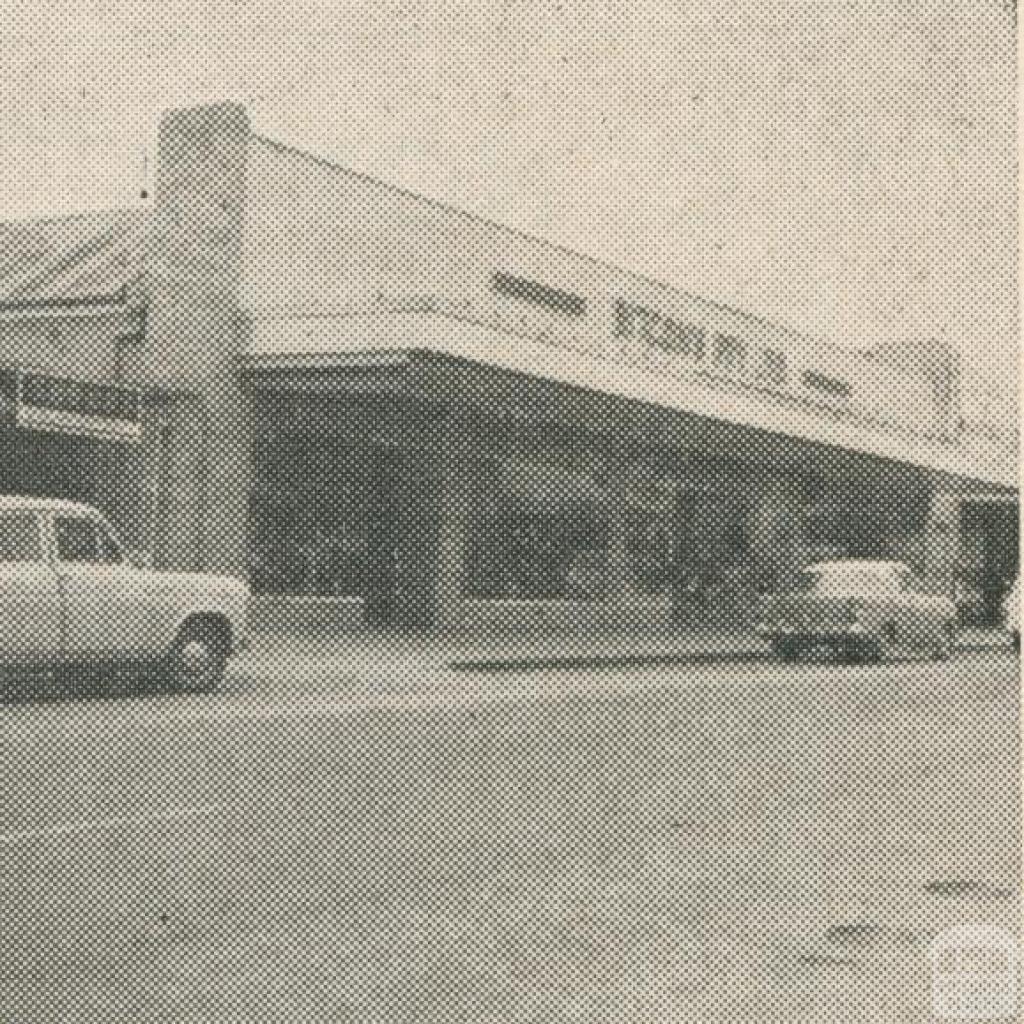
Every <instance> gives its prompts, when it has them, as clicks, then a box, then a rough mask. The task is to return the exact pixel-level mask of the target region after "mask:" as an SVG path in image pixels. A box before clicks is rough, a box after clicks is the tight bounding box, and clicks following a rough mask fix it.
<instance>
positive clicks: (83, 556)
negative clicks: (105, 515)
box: [54, 516, 101, 562]
mask: <svg viewBox="0 0 1024 1024" xmlns="http://www.w3.org/2000/svg"><path fill="white" fill-rule="evenodd" d="M54 527H55V530H56V534H57V557H58V558H59V559H60V560H61V561H62V562H99V561H101V559H100V546H99V536H98V535H97V533H96V524H95V523H93V521H92V520H91V519H81V518H71V517H70V516H58V517H57V519H56V521H55V523H54Z"/></svg>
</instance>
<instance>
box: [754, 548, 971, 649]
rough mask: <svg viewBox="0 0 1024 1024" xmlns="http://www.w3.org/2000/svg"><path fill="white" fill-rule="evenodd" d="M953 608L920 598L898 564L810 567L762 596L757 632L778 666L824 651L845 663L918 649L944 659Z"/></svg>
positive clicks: (917, 585)
mask: <svg viewBox="0 0 1024 1024" xmlns="http://www.w3.org/2000/svg"><path fill="white" fill-rule="evenodd" d="M955 624H956V605H955V604H954V603H953V601H951V600H950V599H949V598H946V597H941V596H938V595H935V594H930V593H928V592H927V591H926V590H925V588H924V586H923V585H922V584H921V582H920V581H919V580H918V579H917V577H916V576H915V575H914V573H913V572H912V571H911V570H910V569H909V568H908V567H907V566H906V565H904V564H903V563H902V562H875V561H861V560H855V559H850V560H844V561H836V562H817V563H815V564H813V565H809V566H807V568H806V569H804V570H803V572H802V573H800V575H799V577H798V578H797V580H796V581H795V584H794V585H793V586H792V587H791V588H789V589H787V590H783V591H781V592H779V593H776V594H772V595H770V596H768V597H766V598H764V601H763V605H762V608H761V616H760V621H759V623H758V632H759V633H760V634H761V636H763V637H764V638H765V639H766V640H768V642H769V643H770V644H771V646H772V650H773V651H774V652H775V653H776V654H777V655H778V656H779V657H780V658H782V659H783V660H784V661H794V660H796V659H797V658H798V657H799V656H800V655H801V654H802V653H804V652H810V651H813V650H817V649H825V650H828V651H830V652H832V653H834V654H836V655H838V656H840V657H842V658H844V659H845V660H847V661H880V660H882V659H884V658H887V657H889V656H891V655H893V654H896V653H899V652H909V651H924V652H927V653H928V654H930V655H932V656H933V657H936V658H948V657H949V655H950V653H951V652H952V649H953V639H954V631H955Z"/></svg>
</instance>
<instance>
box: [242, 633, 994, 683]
mask: <svg viewBox="0 0 1024 1024" xmlns="http://www.w3.org/2000/svg"><path fill="white" fill-rule="evenodd" d="M957 647H958V649H961V650H964V651H988V650H992V651H1003V650H1008V649H1009V638H1008V636H1007V634H1006V633H1005V631H1004V630H1001V629H977V628H971V629H964V630H961V631H960V633H959V635H958V638H957ZM769 657H770V651H769V649H768V646H767V644H766V643H765V642H764V641H763V640H762V639H761V638H760V637H758V636H757V635H756V634H755V633H754V632H753V630H751V629H748V628H733V629H728V628H722V627H712V626H708V627H676V628H673V629H669V630H666V629H664V628H660V629H650V630H638V629H635V628H634V629H628V630H626V629H624V630H621V631H617V632H616V631H610V632H609V631H603V632H601V633H595V632H594V631H593V630H589V631H588V630H582V629H581V630H545V631H537V630H519V631H512V630H507V631H502V632H497V631H494V630H476V631H473V632H466V631H463V632H454V633H447V634H441V635H436V634H417V633H407V634H404V635H396V634H394V633H375V632H372V631H352V632H336V633H330V632H326V631H322V632H316V633H308V634H301V633H300V634H295V633H289V634H285V633H271V632H267V633H257V634H254V637H253V643H252V648H251V650H250V651H249V652H247V653H246V654H245V655H244V656H242V657H241V658H239V659H238V660H237V664H238V665H239V667H240V669H241V670H242V671H244V672H246V673H249V674H252V675H255V676H268V675H269V676H274V675H277V674H279V673H280V672H282V671H284V670H285V669H286V668H287V667H288V666H295V665H299V664H301V665H302V666H304V668H303V671H304V672H315V673H321V674H323V673H326V674H329V675H331V676H332V677H337V676H341V677H346V678H359V677H375V678H377V677H381V676H389V677H400V678H413V677H416V676H423V677H430V676H432V675H435V674H436V673H437V672H439V671H442V670H448V671H492V672H499V671H504V672H508V671H513V672H514V671H527V670H542V669H557V668H580V669H585V668H613V667H622V668H628V667H631V666H641V665H672V664H702V663H713V662H716V661H735V662H744V661H746V662H753V661H758V660H765V659H767V658H769Z"/></svg>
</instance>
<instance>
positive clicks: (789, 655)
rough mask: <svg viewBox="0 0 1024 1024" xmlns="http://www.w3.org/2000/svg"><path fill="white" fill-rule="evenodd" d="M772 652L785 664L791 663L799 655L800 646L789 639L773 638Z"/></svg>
mask: <svg viewBox="0 0 1024 1024" xmlns="http://www.w3.org/2000/svg"><path fill="white" fill-rule="evenodd" d="M772 653H773V654H774V655H775V656H776V657H777V658H778V659H779V660H780V661H784V662H786V664H787V665H788V664H792V663H793V662H794V661H796V660H797V658H798V657H800V648H799V646H798V645H797V644H794V643H792V642H791V641H789V640H773V641H772Z"/></svg>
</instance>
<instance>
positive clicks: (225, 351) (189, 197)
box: [139, 104, 252, 575]
mask: <svg viewBox="0 0 1024 1024" xmlns="http://www.w3.org/2000/svg"><path fill="white" fill-rule="evenodd" d="M248 145H249V124H248V119H247V116H246V113H245V111H244V109H243V108H241V107H239V106H236V105H232V104H222V105H218V106H211V107H198V108H195V109H191V110H177V111H173V112H171V113H170V114H168V115H166V116H165V118H164V119H163V121H162V123H161V126H160V149H159V168H158V176H157V189H156V209H155V211H154V217H153V230H152V231H151V233H150V236H149V239H148V242H147V245H148V249H147V254H146V259H147V287H148V293H149V299H150V308H149V316H148V320H147V332H146V341H145V359H144V361H143V367H142V369H140V371H139V372H140V374H142V375H143V376H144V378H145V379H144V383H146V384H148V385H155V386H157V387H158V388H159V389H160V390H161V392H163V393H165V394H166V395H167V396H168V398H167V400H166V402H165V409H166V413H167V418H168V426H169V430H168V435H167V438H166V443H165V444H164V445H163V450H162V453H161V455H160V463H161V468H160V471H159V473H158V474H157V477H158V480H159V484H160V496H159V505H160V507H161V512H160V515H159V516H158V519H159V521H160V529H159V531H158V533H159V536H158V537H156V538H155V540H156V547H157V557H158V558H159V560H160V561H161V563H162V564H165V565H168V566H170V567H182V568H202V569H209V570H214V571H222V572H227V573H232V574H237V575H244V574H245V573H246V569H247V566H246V546H247V524H248V487H249V478H250V461H251V455H250V449H251V444H252V437H251V434H252V414H251V411H250V401H249V398H248V396H247V395H246V394H244V393H243V392H242V390H241V388H240V386H239V383H238V380H237V378H236V359H237V356H238V355H240V354H242V353H244V352H245V351H246V349H247V346H248V340H249V339H248V324H247V322H246V319H245V317H244V315H243V314H242V312H241V311H240V309H239V296H238V292H239V288H240V285H241V281H242V277H243V263H244V261H243V247H242V236H243V229H244V222H245V202H246V168H247V156H248Z"/></svg>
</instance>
